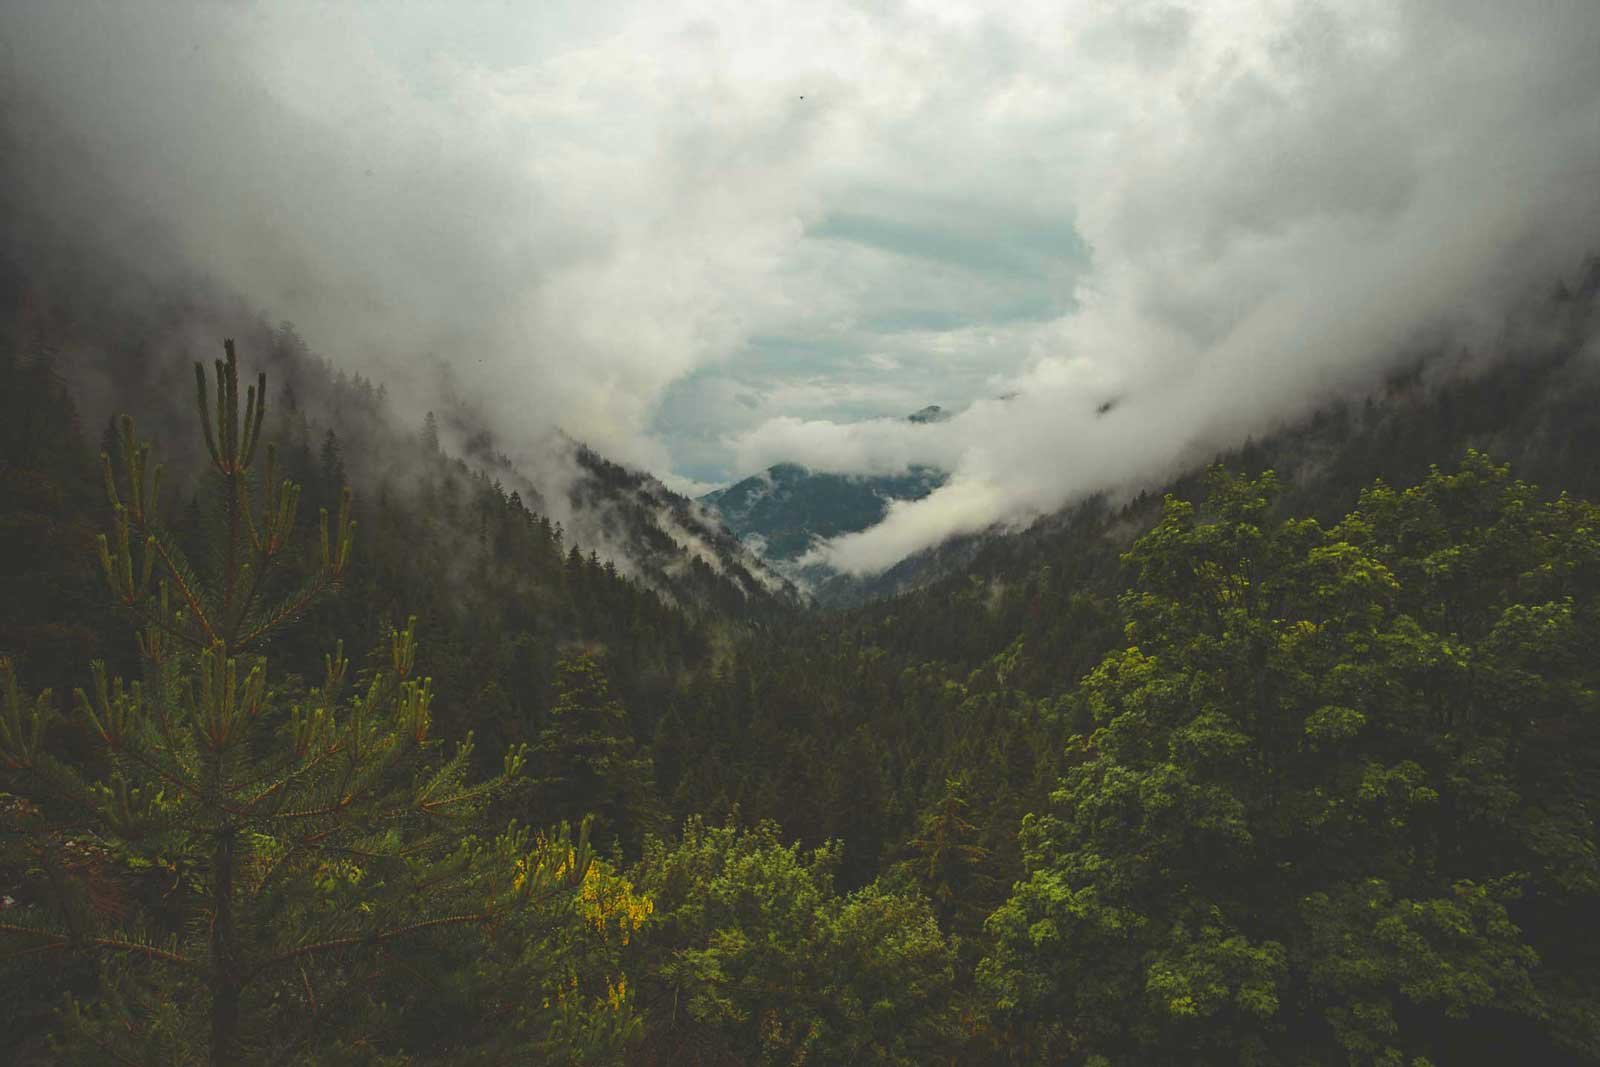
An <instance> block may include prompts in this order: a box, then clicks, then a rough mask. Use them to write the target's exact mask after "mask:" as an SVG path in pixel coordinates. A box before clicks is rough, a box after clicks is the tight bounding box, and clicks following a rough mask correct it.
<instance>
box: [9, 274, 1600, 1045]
mask: <svg viewBox="0 0 1600 1067" xmlns="http://www.w3.org/2000/svg"><path fill="white" fill-rule="evenodd" d="M1591 273H1595V272H1594V271H1591ZM1595 288H1596V285H1595V283H1594V279H1590V280H1589V282H1588V283H1587V284H1586V286H1584V287H1583V288H1582V291H1581V292H1580V293H1579V294H1577V295H1574V294H1572V293H1569V292H1565V291H1564V292H1563V293H1562V294H1559V295H1558V297H1556V298H1552V301H1551V302H1549V303H1548V304H1547V305H1546V308H1545V310H1546V313H1547V315H1548V316H1549V317H1551V318H1560V317H1561V316H1565V317H1566V318H1565V320H1564V321H1566V323H1567V326H1566V327H1565V328H1564V329H1563V330H1561V331H1557V333H1556V335H1555V339H1554V340H1553V341H1552V340H1550V339H1549V338H1546V341H1545V342H1544V343H1543V344H1542V345H1541V346H1540V347H1538V348H1537V349H1536V350H1531V351H1530V353H1525V354H1524V355H1523V356H1522V358H1513V359H1508V360H1506V361H1504V362H1502V363H1500V364H1498V365H1497V366H1496V367H1494V368H1491V369H1490V370H1488V371H1485V372H1482V373H1480V374H1478V375H1476V376H1458V377H1453V378H1446V379H1441V380H1439V381H1435V382H1434V383H1433V384H1431V385H1423V384H1422V383H1421V379H1420V376H1407V375H1400V376H1398V377H1394V378H1391V380H1390V381H1389V382H1388V384H1387V385H1386V386H1385V387H1384V388H1383V389H1382V390H1380V391H1379V392H1378V393H1377V394H1375V395H1373V396H1369V397H1368V398H1367V399H1366V400H1365V401H1364V402H1363V401H1351V402H1342V403H1339V404H1335V405H1333V406H1330V407H1328V408H1325V409H1323V410H1321V411H1319V412H1318V413H1317V414H1316V415H1315V416H1314V417H1312V418H1310V419H1309V420H1306V421H1304V422H1301V423H1296V424H1292V425H1286V426H1285V427H1284V428H1283V429H1282V430H1281V431H1280V432H1278V433H1276V434H1275V435H1273V436H1271V437H1269V438H1266V439H1262V440H1256V441H1252V442H1250V443H1249V444H1248V445H1246V446H1245V447H1244V448H1242V449H1239V450H1236V451H1234V452H1232V453H1228V454H1226V455H1224V456H1222V457H1221V458H1220V460H1219V461H1218V462H1216V463H1214V464H1212V465H1210V466H1209V467H1206V468H1204V469H1201V468H1198V467H1197V468H1196V469H1195V471H1194V472H1192V473H1190V474H1186V475H1184V476H1183V477H1181V478H1179V479H1178V480H1176V481H1175V482H1174V483H1173V484H1172V485H1171V486H1170V487H1169V489H1170V491H1168V492H1165V493H1144V494H1141V495H1139V496H1136V497H1130V498H1127V499H1123V500H1110V499H1106V498H1094V499H1091V500H1088V501H1083V502H1080V503H1079V504H1077V505H1075V506H1073V507H1072V508H1069V509H1068V510H1066V511H1064V512H1061V513H1059V514H1057V515H1055V516H1052V517H1049V518H1047V519H1046V520H1041V521H1040V522H1039V523H1036V524H1035V525H1034V526H1033V527H1032V528H1031V529H1029V530H1027V531H1025V532H1023V533H1019V534H1010V535H1004V536H999V535H997V536H991V537H988V538H986V539H983V540H982V542H981V543H973V544H969V545H967V546H966V547H964V548H962V547H960V546H957V548H956V549H952V550H951V551H953V552H956V554H957V555H956V562H955V563H951V562H950V561H949V560H948V559H946V560H945V561H944V563H943V564H942V565H941V564H940V562H939V560H927V561H924V562H925V566H926V573H925V576H924V578H923V580H922V582H921V584H920V585H919V586H917V587H915V588H912V589H910V590H909V591H905V592H901V593H899V594H898V595H892V596H882V597H879V598H877V599H867V600H865V601H864V602H861V603H858V604H857V605H856V606H854V607H844V608H829V609H826V610H825V609H822V608H819V607H815V606H808V605H807V603H806V602H805V600H804V598H803V597H801V596H800V595H799V594H797V593H796V592H795V591H794V590H793V588H792V587H789V586H787V585H786V584H784V583H781V582H778V581H775V580H771V579H769V580H767V581H759V580H756V578H755V577H754V575H755V569H752V570H749V571H746V572H745V574H744V578H743V579H742V580H735V577H737V576H731V571H729V570H728V569H719V568H714V567H711V566H710V565H708V564H707V563H706V562H704V561H703V560H702V559H699V558H694V559H693V560H690V561H688V562H685V561H684V560H679V561H678V562H677V563H676V564H674V565H673V566H671V567H666V566H657V567H655V568H654V569H650V568H648V567H641V566H632V567H625V568H623V569H619V567H618V566H617V564H616V562H615V561H614V560H609V559H608V560H602V559H601V557H600V556H599V554H598V553H597V552H596V551H595V550H593V549H587V550H586V549H585V546H583V545H581V544H579V543H577V541H576V539H575V538H574V537H573V536H572V535H569V534H567V533H566V532H565V531H564V530H563V529H562V528H561V527H560V525H559V524H557V523H552V521H551V520H550V519H549V518H548V517H547V516H546V515H545V514H543V513H542V512H541V510H540V509H541V501H540V500H539V499H538V498H537V495H536V492H535V491H534V490H532V489H531V488H529V489H528V490H527V492H526V493H524V492H521V491H518V490H516V489H509V490H508V488H507V483H508V482H513V483H514V479H515V477H516V475H515V471H514V470H513V469H512V468H511V466H510V465H509V461H505V460H503V459H500V460H497V459H496V458H495V457H494V454H493V451H492V449H491V448H486V447H481V446H480V447H478V448H477V449H476V451H474V450H471V449H469V450H468V451H467V453H466V454H464V455H458V454H453V453H452V452H451V451H450V450H449V449H448V448H446V447H444V446H443V445H441V442H440V420H439V419H438V418H436V417H435V416H434V415H432V414H430V415H429V416H428V417H427V419H426V420H425V421H424V422H423V424H421V425H419V426H416V427H414V428H410V429H407V428H404V427H401V426H399V425H398V424H397V423H396V420H395V418H394V416H393V414H392V412H391V411H390V410H389V408H388V406H387V401H386V399H385V397H384V395H383V390H382V388H381V386H378V385H375V384H374V383H372V382H370V381H368V380H365V379H361V378H350V377H347V376H345V375H343V374H342V373H340V372H339V371H337V370H336V369H335V368H334V367H333V365H332V364H331V363H330V362H328V361H326V360H323V359H321V358H320V357H317V356H314V355H313V354H311V353H310V352H309V350H308V349H307V347H306V345H305V343H304V342H303V341H300V340H299V338H298V337H297V336H296V335H295V334H294V331H293V330H292V328H290V327H287V326H280V327H267V326H265V325H262V324H260V323H252V324H251V325H250V331H249V336H248V340H246V339H245V338H244V337H241V341H240V344H239V345H237V346H236V345H235V344H234V342H233V341H228V342H226V343H225V344H219V345H217V351H218V352H220V357H221V358H215V356H213V357H212V358H210V359H209V360H207V361H205V362H200V361H196V362H195V363H194V365H193V368H192V377H186V376H179V375H177V374H173V373H169V371H168V368H169V363H168V362H166V361H163V360H162V359H158V358H155V357H153V356H150V355H148V354H145V355H139V354H137V353H142V352H143V351H144V350H143V349H141V348H137V347H136V348H135V349H134V351H135V353H136V355H134V356H132V357H129V358H127V359H125V360H124V361H123V362H122V363H121V364H120V365H121V366H122V367H123V368H124V371H125V373H128V374H129V375H130V377H129V378H128V379H127V380H126V381H125V382H124V383H123V384H122V385H121V386H115V383H113V386H114V388H113V395H114V397H115V398H116V399H119V400H120V399H123V398H126V399H128V400H129V401H130V403H128V404H127V410H126V411H121V412H118V413H116V414H115V415H114V416H112V417H110V418H109V419H108V420H106V421H105V422H103V423H100V422H96V421H91V420H89V419H87V418H86V417H85V416H84V415H83V414H82V410H83V408H82V404H83V403H84V401H83V400H82V399H81V397H80V390H79V383H78V382H77V381H76V378H75V372H74V369H73V367H72V366H71V365H70V362H71V361H69V360H68V359H66V358H64V357H62V356H61V354H60V353H59V352H57V351H56V350H54V349H52V348H51V347H50V346H48V345H46V344H43V343H41V342H39V341H38V340H37V338H35V339H33V340H30V339H29V338H28V337H26V336H24V335H22V334H20V333H19V334H14V335H13V336H12V337H11V338H10V339H9V344H8V345H7V347H5V349H4V350H3V351H0V397H3V398H4V400H3V404H4V411H3V413H0V486H3V491H0V649H3V651H4V657H3V659H0V690H3V692H0V700H3V705H0V819H3V822H0V968H3V970H0V975H3V978H0V981H3V982H4V988H5V989H6V990H7V996H6V997H5V1003H4V1008H3V1012H4V1023H3V1025H0V1034H3V1037H0V1042H3V1044H4V1050H3V1052H0V1057H3V1058H4V1059H5V1060H6V1061H7V1062H12V1063H18V1064H43V1063H57V1062H61V1063H94V1064H100V1063H131V1064H151V1065H155V1064H186V1063H195V1064H235V1063H237V1064H269V1063H307V1064H396V1065H398V1064H428V1063H444V1062H454V1063H485V1064H489V1063H554V1064H561V1063H567V1064H647V1065H653V1064H660V1065H668V1064H685V1065H688V1064H695V1065H723V1064H727V1065H732V1064H800V1063H811V1064H842V1063H872V1064H941V1063H943V1064H968V1063H996V1064H1006V1063H1014V1064H1035V1063H1060V1064H1082V1065H1095V1067H1108V1065H1123V1064H1139V1065H1160V1064H1173V1065H1177V1064H1255V1065H1277V1064H1282V1065H1290V1064H1296V1065H1298V1064H1327V1065H1344V1064H1363V1065H1365V1064H1371V1065H1385V1067H1387V1065H1394V1067H1402V1065H1403V1067H1424V1065H1437V1067H1443V1065H1448V1064H1479V1063H1481V1064H1502V1063H1539V1064H1580V1063H1592V1062H1600V945H1597V943H1596V942H1595V940H1594V939H1593V938H1592V937H1591V936H1589V935H1590V928H1591V925H1592V923H1591V922H1590V920H1591V918H1592V916H1593V915H1594V913H1595V909H1596V906H1597V905H1600V853H1597V836H1600V696H1597V694H1600V658H1597V657H1596V654H1595V650H1596V648H1600V599H1597V594H1600V505H1597V504H1596V503H1595V502H1594V499H1595V497H1596V495H1597V494H1600V477H1597V475H1596V470H1597V469H1600V468H1596V466H1595V465H1594V463H1593V456H1594V455H1595V454H1596V451H1595V449H1596V447H1597V446H1600V421H1597V418H1596V416H1595V414H1594V412H1595V411H1596V410H1600V406H1597V401H1600V374H1597V373H1596V372H1595V370H1594V368H1593V366H1592V361H1588V360H1586V359H1585V358H1581V357H1580V356H1579V355H1578V353H1579V351H1580V347H1581V346H1580V345H1579V344H1578V343H1577V341H1576V340H1575V339H1576V338H1578V337H1580V336H1582V335H1584V334H1585V333H1586V332H1587V330H1588V327H1589V324H1590V322H1591V320H1592V318H1593V305H1594V298H1595V293H1594V291H1593V290H1594V289H1595ZM108 343H109V342H108ZM129 368H139V370H138V373H137V375H134V374H133V372H132V370H130V369H129ZM309 397H315V398H316V399H315V402H314V403H313V402H309V400H308V399H304V398H309ZM335 412H336V413H337V418H335V417H333V415H332V413H335ZM147 433H148V434H149V436H147ZM1507 457H1509V458H1510V459H1511V460H1514V461H1515V463H1514V464H1513V463H1512V462H1507ZM584 462H585V463H587V464H588V466H589V469H591V470H593V471H595V472H596V475H595V478H594V480H593V481H591V482H589V483H587V485H588V489H587V490H585V491H588V492H591V493H595V494H599V495H602V496H603V495H605V494H606V493H607V492H612V493H613V497H612V498H613V499H615V500H619V501H623V502H624V503H626V502H627V501H629V500H632V501H635V502H636V501H637V500H638V497H637V496H632V497H630V496H627V495H626V494H625V493H624V492H623V491H624V490H628V491H631V490H632V489H637V487H638V476H636V475H633V474H631V473H630V472H629V471H627V470H626V469H625V468H622V467H618V466H615V465H612V464H608V463H606V462H605V461H604V460H602V459H600V458H599V457H597V456H593V455H592V454H587V458H586V459H585V460H584ZM630 487H631V488H630ZM618 506H619V507H621V506H622V505H620V504H619V505H618ZM634 506H637V505H636V504H635V505H634ZM684 506H685V507H686V506H687V504H686V502H685V504H684ZM619 522H620V523H621V525H620V526H619V528H620V529H624V530H629V529H631V530H635V531H637V530H642V529H647V527H645V526H642V525H640V524H639V523H634V524H633V525H631V526H629V525H628V524H627V523H626V522H625V521H623V520H619ZM619 536H621V535H619ZM641 536H642V535H641ZM671 547H672V546H668V548H667V549H666V550H664V551H667V554H668V555H670V549H671ZM751 567H752V568H756V565H755V564H751Z"/></svg>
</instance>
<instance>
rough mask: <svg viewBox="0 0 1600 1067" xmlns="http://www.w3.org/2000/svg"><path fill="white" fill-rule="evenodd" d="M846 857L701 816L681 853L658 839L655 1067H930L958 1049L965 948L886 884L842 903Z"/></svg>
mask: <svg viewBox="0 0 1600 1067" xmlns="http://www.w3.org/2000/svg"><path fill="white" fill-rule="evenodd" d="M838 858H839V850H838V846H837V845H835V844H830V845H826V846H823V847H821V848H818V849H815V850H812V851H810V852H802V851H801V849H800V847H799V845H797V844H795V845H787V846H786V845H784V844H782V843H781V842H780V840H779V838H778V831H777V827H776V826H774V825H772V824H770V823H768V824H763V825H761V826H758V827H756V828H754V829H750V830H743V829H739V828H738V827H737V826H735V825H733V824H731V823H730V824H729V825H727V826H724V827H721V828H709V827H707V826H705V824H704V823H703V822H702V821H701V820H700V819H698V818H695V819H691V820H689V822H688V823H687V825H685V827H684V831H683V838H682V840H681V841H680V842H679V843H678V844H676V845H668V844H665V843H662V842H660V841H658V840H652V841H651V843H650V845H649V846H648V847H647V849H646V852H645V857H644V859H643V861H642V862H641V863H640V866H639V875H638V879H639V883H640V886H641V888H643V889H644V890H645V891H646V892H648V893H649V894H650V895H651V896H652V898H653V899H654V901H655V907H656V913H655V915H654V916H653V917H652V918H651V919H650V920H649V922H647V923H646V924H645V928H644V930H643V931H642V932H641V953H642V956H643V967H644V971H643V973H642V976H641V983H642V986H643V989H644V990H645V995H646V998H647V999H648V1000H649V1002H650V1003H652V1004H654V1005H657V1008H656V1011H655V1014H654V1016H653V1018H652V1020H651V1021H650V1026H649V1030H648V1032H647V1034H646V1040H645V1043H644V1049H645V1050H646V1053H645V1054H646V1055H647V1056H648V1057H649V1058H648V1059H647V1060H645V1062H659V1063H703V1064H745V1063H748V1064H796V1063H852V1062H855V1063H885V1064H921V1063H928V1062H936V1059H935V1057H936V1056H937V1055H938V1054H940V1053H941V1052H944V1051H947V1050H949V1049H951V1048H954V1047H958V1046H959V1037H960V1032H959V1028H958V1020H957V1018H956V1012H955V1008H954V1005H953V1000H952V993H953V986H954V982H955V967H954V962H955V947H954V945H953V944H951V942H950V941H949V940H948V939H947V938H946V937H945V936H944V935H943V934H942V933H941V932H940V930H939V926H938V923H937V922H936V921H935V919H934V917H933V915H932V913H931V911H930V910H929V908H928V905H927V903H926V901H925V900H923V898H921V897H920V896H916V895H905V894H899V893H894V892H891V891H888V890H885V889H883V888H881V887H879V886H877V885H872V886H868V887H867V888H865V889H862V890H860V891H858V892H856V893H853V894H850V895H849V896H844V897H841V896H839V895H838V894H837V893H836V892H835V891H834V889H833V870H834V868H835V866H836V865H837V863H838ZM669 1005H670V1006H669Z"/></svg>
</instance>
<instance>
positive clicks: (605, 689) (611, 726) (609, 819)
mask: <svg viewBox="0 0 1600 1067" xmlns="http://www.w3.org/2000/svg"><path fill="white" fill-rule="evenodd" d="M552 688H553V691H554V694H555V701H554V703H553V704H552V706H551V708H550V710H549V712H548V713H547V715H546V718H545V726H544V729H543V730H541V731H540V733H539V736H538V739H537V740H536V741H535V742H534V745H533V748H532V750H531V762H532V765H533V774H534V788H533V790H532V797H533V811H535V812H538V813H539V815H540V817H541V818H543V819H546V820H552V819H553V820H568V821H576V820H578V819H581V818H583V817H584V816H585V815H593V816H594V838H595V840H596V841H610V840H612V839H613V838H615V839H618V840H620V841H621V842H622V843H623V844H624V845H625V846H626V847H627V848H629V849H630V850H635V849H637V847H638V845H639V843H640V842H641V841H643V839H644V835H645V834H646V833H647V832H648V831H650V830H651V829H653V828H654V827H655V823H656V822H657V820H658V814H657V808H656V799H655V793H656V790H655V770H654V768H653V767H652V766H651V765H650V759H649V757H648V756H645V755H642V754H641V753H640V751H639V746H638V744H637V743H636V742H635V741H634V739H633V735H632V733H631V732H630V729H629V725H628V716H627V713H626V712H625V711H623V710H622V705H621V704H620V703H618V702H617V699H616V697H615V696H613V695H612V692H611V686H610V683H608V682H607V681H606V676H605V671H604V670H602V669H601V666H600V663H599V662H598V661H597V660H596V659H595V657H594V656H593V655H592V654H591V653H588V652H577V651H574V652H569V653H568V654H566V655H565V656H563V657H562V658H561V662H560V664H559V665H558V666H557V668H556V680H555V684H554V686H553V687H552Z"/></svg>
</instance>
